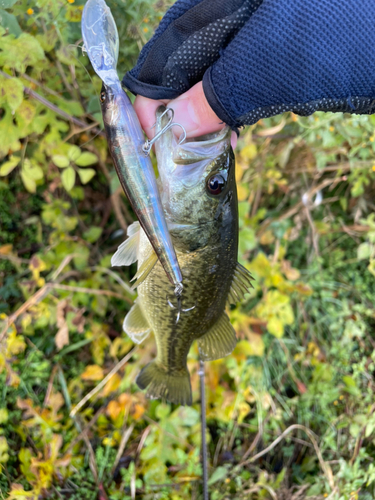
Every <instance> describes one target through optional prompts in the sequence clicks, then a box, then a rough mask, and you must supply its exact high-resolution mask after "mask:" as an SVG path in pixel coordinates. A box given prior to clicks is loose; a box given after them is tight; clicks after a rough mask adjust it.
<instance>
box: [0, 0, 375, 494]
mask: <svg viewBox="0 0 375 500" xmlns="http://www.w3.org/2000/svg"><path fill="white" fill-rule="evenodd" d="M83 3H84V2H83V1H81V0H35V1H34V2H32V1H28V0H18V1H15V0H1V2H0V18H1V27H0V67H1V73H0V493H1V494H0V497H1V498H9V499H19V500H23V499H25V500H26V499H27V500H28V499H32V500H37V499H43V498H48V499H56V500H57V499H72V500H73V499H74V500H86V499H87V500H91V499H99V500H105V499H110V500H117V499H118V500H120V499H134V498H144V499H173V500H177V499H199V498H201V484H200V480H201V467H200V459H199V446H200V434H199V429H200V423H199V411H200V407H199V392H198V374H197V369H198V355H197V354H198V353H197V349H196V347H194V348H193V349H192V351H191V353H190V357H189V369H190V371H191V376H192V384H193V395H194V404H193V406H192V407H178V406H173V405H169V404H164V403H162V402H160V401H152V402H150V401H147V400H146V399H145V397H144V394H143V393H142V392H140V391H139V390H138V389H137V387H136V385H135V383H134V380H135V377H136V375H137V373H138V372H139V370H140V369H141V367H142V366H144V365H145V364H146V363H147V362H148V361H149V359H150V358H151V357H152V356H154V354H155V345H154V342H153V341H152V340H151V341H150V340H147V341H146V342H145V343H144V345H141V346H139V347H137V348H135V349H134V345H133V344H132V342H131V341H130V340H129V339H128V338H127V337H126V336H125V334H124V333H123V332H122V329H121V326H122V321H123V318H124V316H125V314H126V312H127V311H128V310H129V308H130V307H131V304H132V302H133V300H134V298H135V296H134V294H133V293H132V292H131V291H130V288H129V285H128V283H129V279H130V278H131V277H132V275H133V273H134V267H131V268H130V269H127V268H121V269H111V267H110V258H111V255H112V254H113V252H114V251H115V250H116V248H117V246H118V245H119V244H120V243H121V242H122V241H123V240H124V237H125V231H126V228H127V226H128V225H129V224H131V222H132V221H133V220H134V214H133V213H132V211H131V209H130V207H129V204H128V202H127V200H126V198H125V197H124V196H123V194H122V191H121V188H120V186H119V183H118V180H117V177H116V175H115V172H114V169H113V167H112V163H111V160H110V158H109V156H108V151H107V145H106V141H105V138H104V137H103V135H102V134H100V130H101V128H102V122H101V115H100V108H99V101H98V93H99V90H100V82H99V80H98V78H97V77H96V76H95V75H94V74H93V72H92V70H91V67H90V64H89V61H88V58H87V57H85V55H84V54H82V50H81V47H82V42H81V34H80V19H81V14H82V8H83ZM108 3H109V5H110V7H111V9H112V11H113V13H114V17H115V19H116V22H117V26H118V29H119V34H120V40H121V47H120V62H119V68H118V69H119V74H120V75H122V74H123V73H124V72H125V71H126V70H128V69H130V68H131V67H132V66H133V65H134V63H135V61H136V58H137V55H138V53H139V51H140V49H141V47H142V45H143V44H144V43H145V42H146V41H147V39H148V38H149V37H150V36H151V35H152V33H153V31H154V29H155V27H156V26H157V25H158V23H159V21H160V19H161V16H162V15H163V13H164V12H165V10H166V9H167V8H168V6H169V5H170V4H168V3H167V2H165V1H163V0H161V1H157V2H155V1H151V0H112V1H108ZM33 93H34V94H33ZM35 93H37V94H38V96H39V97H38V96H36V95H35ZM40 97H42V100H43V98H44V99H46V100H47V101H48V102H47V106H46V103H43V102H41V99H40ZM53 106H55V107H57V108H58V109H56V108H55V109H51V108H53ZM73 118H76V120H80V121H79V122H77V121H75V122H73ZM374 125H375V118H374V117H367V116H363V117H360V116H349V115H348V116H343V115H341V114H323V113H317V114H315V115H313V116H311V117H307V118H301V117H298V116H295V115H292V114H289V115H285V116H278V117H275V118H272V119H267V120H262V121H261V122H259V123H258V124H257V125H255V126H252V127H249V128H247V129H246V130H244V131H243V132H242V134H241V139H240V141H239V144H238V148H237V154H236V157H237V179H238V190H239V200H240V201H239V210H240V225H241V232H240V255H239V258H240V261H241V263H242V264H244V265H245V266H246V267H247V268H248V269H249V270H251V272H252V273H253V274H254V277H255V278H256V281H255V284H254V286H255V288H254V290H253V292H252V294H251V295H248V296H247V300H246V301H245V302H244V303H243V304H242V305H240V306H238V307H237V308H233V309H232V310H231V312H230V315H231V321H232V323H233V324H234V326H235V328H236V330H237V332H238V337H239V339H240V340H239V343H238V346H237V347H236V349H235V351H234V353H233V354H232V355H231V356H228V357H227V358H226V359H223V360H220V361H216V362H211V363H207V364H206V372H207V398H208V409H207V419H208V430H207V438H208V442H209V445H208V447H209V450H208V451H209V463H210V471H209V474H210V480H209V485H210V492H211V499H212V500H220V499H234V498H235V499H237V498H238V499H242V498H246V499H255V500H258V499H273V500H275V499H278V500H301V499H304V498H310V499H324V498H329V499H334V500H356V499H368V500H370V499H373V498H374V496H375V464H374V458H375V446H374V445H375V404H374V375H375V365H374V361H375V355H374V345H375V339H374V336H373V331H374V326H375V315H374V302H375V282H374V276H375V246H374V244H375V218H374V214H375V204H374V194H375V193H374V187H373V186H374V182H373V181H374V178H375V141H374V139H375V135H374ZM124 356H126V358H125V361H123V362H120V361H121V360H123V358H124ZM112 370H113V371H112ZM113 372H115V373H114V375H113V376H112V377H111V376H110V374H111V373H113ZM106 377H107V378H106ZM93 389H95V391H94V394H92V395H91V397H90V399H88V400H87V401H86V402H85V404H82V406H81V408H80V409H79V411H77V413H76V414H75V416H74V417H70V416H69V413H70V410H71V409H72V408H73V407H75V406H76V405H77V404H78V403H79V402H80V401H81V400H82V399H83V398H84V396H85V395H86V394H88V393H89V392H90V391H91V390H93Z"/></svg>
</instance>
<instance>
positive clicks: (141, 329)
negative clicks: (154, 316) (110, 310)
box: [122, 300, 151, 344]
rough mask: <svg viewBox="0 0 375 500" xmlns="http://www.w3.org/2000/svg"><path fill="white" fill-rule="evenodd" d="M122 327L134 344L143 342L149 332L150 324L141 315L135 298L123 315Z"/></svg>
mask: <svg viewBox="0 0 375 500" xmlns="http://www.w3.org/2000/svg"><path fill="white" fill-rule="evenodd" d="M122 328H123V330H124V332H125V333H126V334H127V335H128V336H129V337H130V338H131V339H132V341H133V342H134V343H135V344H140V343H141V342H143V341H144V339H145V338H146V337H148V335H149V333H150V332H151V328H150V325H149V324H148V322H147V320H146V318H145V317H144V316H143V312H142V309H141V307H140V305H139V304H138V302H137V300H135V302H134V305H133V306H132V308H131V309H130V311H129V312H128V314H127V315H126V316H125V319H124V323H123V325H122Z"/></svg>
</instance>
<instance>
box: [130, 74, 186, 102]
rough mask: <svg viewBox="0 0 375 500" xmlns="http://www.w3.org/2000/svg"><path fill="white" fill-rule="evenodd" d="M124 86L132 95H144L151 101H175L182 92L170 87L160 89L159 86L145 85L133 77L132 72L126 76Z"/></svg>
mask: <svg viewBox="0 0 375 500" xmlns="http://www.w3.org/2000/svg"><path fill="white" fill-rule="evenodd" d="M122 85H123V86H124V87H126V88H127V89H129V90H130V92H131V93H132V94H134V95H137V94H139V95H143V96H144V97H148V98H149V99H155V100H159V99H175V98H176V97H178V96H179V95H180V92H178V91H177V90H175V89H171V88H169V87H159V86H157V85H151V84H149V83H143V82H141V81H140V80H137V79H136V78H134V76H132V75H131V74H130V72H128V73H126V75H125V76H124V78H123V79H122Z"/></svg>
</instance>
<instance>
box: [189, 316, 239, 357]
mask: <svg viewBox="0 0 375 500" xmlns="http://www.w3.org/2000/svg"><path fill="white" fill-rule="evenodd" d="M236 343H237V338H236V332H235V330H234V328H233V326H232V325H231V324H230V321H229V318H228V315H227V314H226V313H225V312H223V314H222V315H221V316H220V318H219V319H218V321H217V322H216V323H215V324H214V326H213V327H211V329H210V330H209V331H208V332H207V333H206V334H205V335H203V337H201V338H200V339H198V349H199V357H200V358H201V360H202V361H213V360H214V359H220V358H224V357H225V356H227V355H228V354H230V353H231V352H232V351H233V349H234V348H235V347H236Z"/></svg>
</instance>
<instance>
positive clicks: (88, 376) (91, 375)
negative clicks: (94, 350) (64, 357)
mask: <svg viewBox="0 0 375 500" xmlns="http://www.w3.org/2000/svg"><path fill="white" fill-rule="evenodd" d="M103 377H104V373H103V369H102V368H101V367H100V366H98V365H89V366H87V367H86V370H85V371H84V372H83V373H82V375H81V378H82V380H102V378H103Z"/></svg>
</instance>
